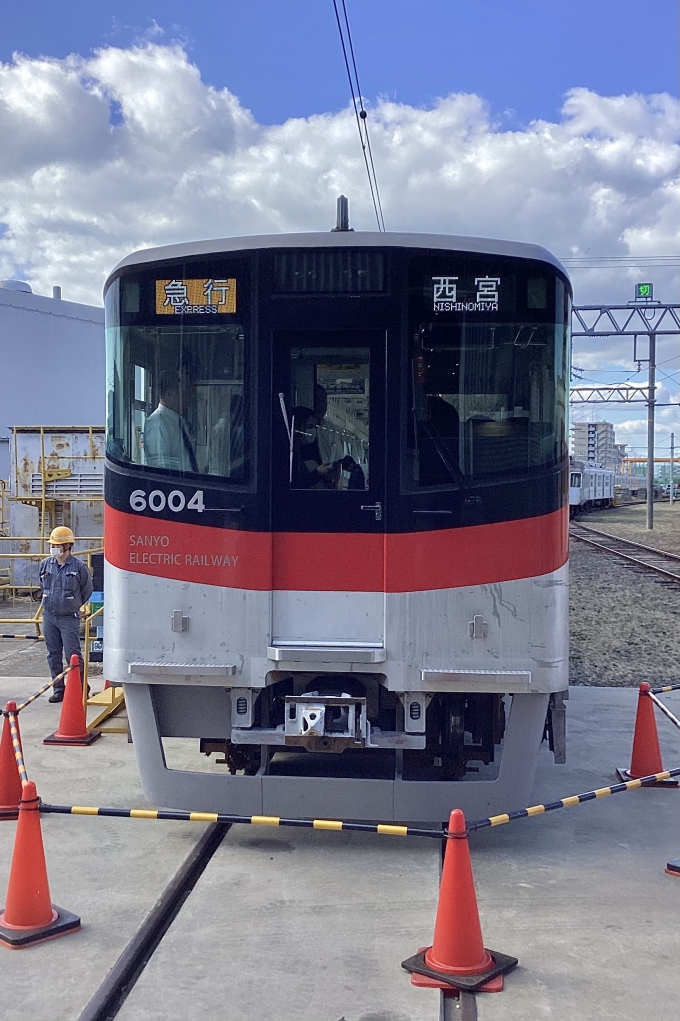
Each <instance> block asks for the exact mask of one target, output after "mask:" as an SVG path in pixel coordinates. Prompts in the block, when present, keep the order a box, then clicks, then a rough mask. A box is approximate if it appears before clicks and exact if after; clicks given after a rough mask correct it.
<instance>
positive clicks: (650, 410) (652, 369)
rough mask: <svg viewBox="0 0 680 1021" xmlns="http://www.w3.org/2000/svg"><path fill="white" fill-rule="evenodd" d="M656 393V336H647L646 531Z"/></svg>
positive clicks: (651, 521)
mask: <svg viewBox="0 0 680 1021" xmlns="http://www.w3.org/2000/svg"><path fill="white" fill-rule="evenodd" d="M655 391H656V334H655V333H650V335H649V397H648V399H647V530H648V531H650V532H651V531H652V529H653V528H654V405H655V403H656V400H655Z"/></svg>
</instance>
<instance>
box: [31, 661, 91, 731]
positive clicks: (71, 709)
mask: <svg viewBox="0 0 680 1021" xmlns="http://www.w3.org/2000/svg"><path fill="white" fill-rule="evenodd" d="M70 667H71V669H70V670H69V672H68V674H67V677H66V688H65V690H64V701H63V702H62V706H61V715H60V717H59V726H58V727H57V729H56V730H55V732H54V734H50V735H49V737H46V738H45V739H44V740H43V744H70V745H90V744H94V742H95V741H96V740H97V739H98V738H100V737H101V734H100V733H97V732H95V733H90V731H89V730H88V729H87V721H86V719H85V710H84V708H83V686H82V684H81V681H80V666H79V663H78V657H77V656H76V655H75V654H74V655H73V656H71V662H70Z"/></svg>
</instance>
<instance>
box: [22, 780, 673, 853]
mask: <svg viewBox="0 0 680 1021" xmlns="http://www.w3.org/2000/svg"><path fill="white" fill-rule="evenodd" d="M674 776H680V768H678V769H668V770H666V771H665V772H663V773H652V774H651V775H650V776H643V777H640V779H638V780H628V781H626V783H617V784H614V786H613V787H600V788H599V789H598V790H595V791H586V793H585V794H575V795H574V796H573V797H570V798H561V799H560V800H559V801H551V802H549V803H548V804H547V805H532V806H531V807H530V808H522V809H519V810H518V811H516V812H507V813H505V814H504V815H492V816H490V817H489V818H488V819H478V820H477V821H476V822H471V823H468V824H467V829H468V833H474V832H475V830H481V829H485V828H487V827H489V826H492V827H494V826H503V825H504V824H505V823H508V822H514V821H515V819H527V818H531V817H532V816H535V815H543V814H545V813H546V812H553V811H555V809H557V808H571V807H572V806H573V805H581V804H583V803H584V802H585V801H593V800H595V799H598V798H606V797H608V796H609V795H610V794H621V793H622V792H623V791H633V790H637V789H638V788H639V787H645V786H646V785H648V784H653V783H656V782H657V781H659V780H669V779H670V778H671V777H674ZM40 811H41V812H44V813H46V814H47V815H97V816H104V817H107V818H114V819H158V820H163V819H165V820H174V821H175V822H217V823H229V824H233V823H241V824H244V825H246V826H296V827H298V828H302V829H312V830H334V831H336V832H337V831H339V830H346V831H351V832H355V833H379V834H382V835H384V836H390V837H435V838H436V839H437V840H441V839H442V838H446V837H448V832H447V831H446V830H443V829H420V828H418V827H414V826H398V825H396V824H394V823H386V822H345V821H343V820H341V819H284V818H282V817H281V816H278V815H223V814H221V813H218V812H179V811H177V812H173V811H165V810H163V809H158V808H95V807H93V806H86V805H46V804H41V805H40Z"/></svg>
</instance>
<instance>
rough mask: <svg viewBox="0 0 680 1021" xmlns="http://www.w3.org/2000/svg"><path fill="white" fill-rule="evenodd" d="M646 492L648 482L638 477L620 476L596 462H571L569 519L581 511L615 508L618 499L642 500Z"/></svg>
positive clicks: (572, 459)
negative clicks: (626, 496) (620, 496)
mask: <svg viewBox="0 0 680 1021" xmlns="http://www.w3.org/2000/svg"><path fill="white" fill-rule="evenodd" d="M644 491H645V480H644V479H643V478H642V477H641V476H638V475H624V474H618V473H617V472H616V471H614V469H613V468H604V467H603V466H602V465H601V464H597V463H595V462H593V461H577V460H575V459H574V458H571V459H570V466H569V516H570V517H571V518H573V517H575V516H576V515H577V514H578V513H579V512H581V511H589V510H598V509H600V508H602V507H612V506H613V505H614V501H615V499H616V497H617V495H623V494H625V495H630V496H639V495H641V494H642V493H643V492H644Z"/></svg>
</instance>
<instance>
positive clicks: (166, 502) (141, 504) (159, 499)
mask: <svg viewBox="0 0 680 1021" xmlns="http://www.w3.org/2000/svg"><path fill="white" fill-rule="evenodd" d="M130 506H131V507H132V509H133V511H138V512H139V511H143V510H146V509H147V507H148V508H149V510H152V511H155V512H156V513H157V514H158V513H160V511H162V510H165V508H166V506H167V507H168V508H169V509H170V510H171V511H174V512H175V514H179V512H180V511H183V510H184V508H185V506H186V509H187V510H195V511H198V513H199V514H202V513H203V511H204V510H205V504H204V503H203V490H202V489H197V490H196V492H195V493H194V495H193V496H192V497H191V499H190V500H189V502H188V503H186V500H185V496H184V493H181V492H180V491H179V489H173V491H172V492H171V493H169V494H168V496H167V497H166V495H165V493H163V492H161V490H160V489H153V490H152V491H151V492H150V493H149V495H148V497H147V495H146V492H145V491H144V490H143V489H135V491H134V492H133V493H131V494H130Z"/></svg>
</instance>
